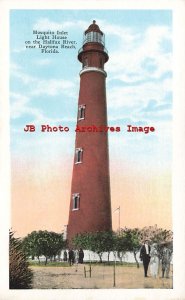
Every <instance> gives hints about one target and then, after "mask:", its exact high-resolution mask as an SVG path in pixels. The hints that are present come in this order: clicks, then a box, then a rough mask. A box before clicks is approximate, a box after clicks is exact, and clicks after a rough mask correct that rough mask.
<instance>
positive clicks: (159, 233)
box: [140, 225, 173, 259]
mask: <svg viewBox="0 0 185 300" xmlns="http://www.w3.org/2000/svg"><path fill="white" fill-rule="evenodd" d="M145 239H148V240H150V242H151V244H153V243H156V244H157V250H158V257H159V259H161V258H162V252H163V248H164V245H168V247H170V248H171V250H172V249H173V232H172V231H171V230H167V229H163V228H158V227H157V225H155V226H148V227H144V228H142V229H141V232H140V241H141V242H142V241H144V240H145Z"/></svg>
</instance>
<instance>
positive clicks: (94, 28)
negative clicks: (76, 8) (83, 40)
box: [85, 20, 103, 35]
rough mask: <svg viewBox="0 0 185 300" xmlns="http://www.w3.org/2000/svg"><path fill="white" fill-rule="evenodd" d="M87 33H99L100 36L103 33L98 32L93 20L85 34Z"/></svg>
mask: <svg viewBox="0 0 185 300" xmlns="http://www.w3.org/2000/svg"><path fill="white" fill-rule="evenodd" d="M88 32H99V33H100V34H101V35H103V32H102V31H101V30H100V28H99V26H98V25H97V24H96V21H95V20H93V23H92V24H91V25H90V26H89V27H88V29H87V30H86V31H85V34H87V33H88Z"/></svg>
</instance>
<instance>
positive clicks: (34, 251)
mask: <svg viewBox="0 0 185 300" xmlns="http://www.w3.org/2000/svg"><path fill="white" fill-rule="evenodd" d="M64 246H65V242H64V240H63V234H59V233H55V232H49V231H47V230H44V231H42V230H39V231H33V232H31V233H30V234H28V235H27V236H26V237H25V238H24V240H23V250H24V251H25V253H26V254H27V255H28V256H36V257H37V258H38V259H39V257H40V256H41V255H44V256H45V258H46V260H45V264H47V260H48V257H49V258H50V259H51V258H52V257H54V259H55V257H56V255H57V254H59V252H60V251H61V250H62V249H63V248H64Z"/></svg>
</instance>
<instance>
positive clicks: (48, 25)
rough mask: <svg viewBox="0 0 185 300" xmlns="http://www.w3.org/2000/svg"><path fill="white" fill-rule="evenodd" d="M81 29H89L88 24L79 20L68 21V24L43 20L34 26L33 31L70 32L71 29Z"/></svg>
mask: <svg viewBox="0 0 185 300" xmlns="http://www.w3.org/2000/svg"><path fill="white" fill-rule="evenodd" d="M77 27H78V28H81V29H84V28H86V27H87V22H84V21H81V20H77V21H67V22H62V21H61V22H54V21H51V20H49V19H48V18H41V19H39V20H38V21H37V23H35V24H34V25H33V29H34V30H37V31H44V30H53V31H55V30H60V31H62V30H68V29H69V28H77Z"/></svg>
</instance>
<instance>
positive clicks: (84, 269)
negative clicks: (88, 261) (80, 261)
mask: <svg viewBox="0 0 185 300" xmlns="http://www.w3.org/2000/svg"><path fill="white" fill-rule="evenodd" d="M84 276H85V278H86V269H85V266H84Z"/></svg>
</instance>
